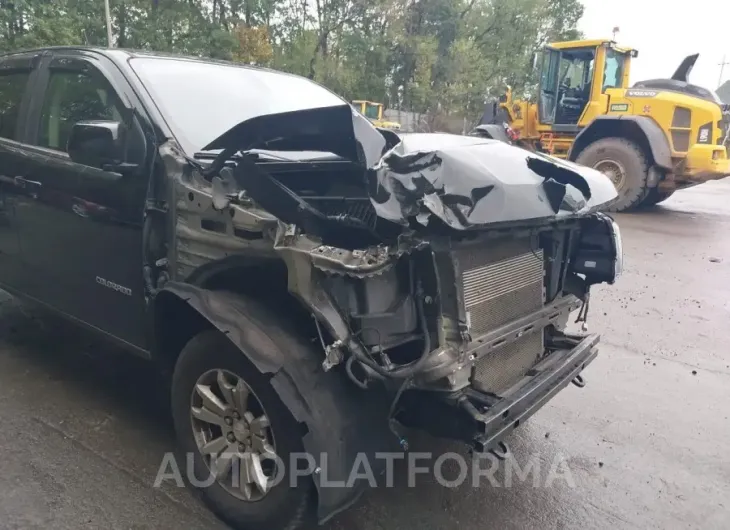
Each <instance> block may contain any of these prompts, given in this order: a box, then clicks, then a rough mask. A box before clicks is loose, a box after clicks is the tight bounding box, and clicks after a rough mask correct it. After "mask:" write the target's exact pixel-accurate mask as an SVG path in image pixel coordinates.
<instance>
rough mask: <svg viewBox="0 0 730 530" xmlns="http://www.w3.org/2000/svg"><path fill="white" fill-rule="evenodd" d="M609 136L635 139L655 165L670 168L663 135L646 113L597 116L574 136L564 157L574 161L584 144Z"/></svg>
mask: <svg viewBox="0 0 730 530" xmlns="http://www.w3.org/2000/svg"><path fill="white" fill-rule="evenodd" d="M609 136H619V137H624V138H628V139H630V140H632V141H634V142H636V143H637V144H638V145H639V146H640V147H642V148H643V149H644V150H645V151H648V153H649V154H650V155H651V157H652V159H653V162H654V164H655V165H657V166H659V167H660V168H662V169H664V170H667V171H671V170H672V167H673V166H672V151H671V148H670V146H669V140H668V138H667V135H666V134H665V133H664V131H663V130H662V128H661V127H660V126H659V124H657V122H655V121H654V120H653V119H651V118H650V117H648V116H632V115H619V116H614V115H608V116H598V117H597V118H596V119H595V120H593V121H592V122H591V124H590V125H589V126H588V127H586V128H585V129H583V130H582V131H581V132H580V133H579V134H578V136H576V137H575V141H574V142H573V145H572V146H571V148H570V151H569V152H568V159H569V160H572V161H575V159H576V158H577V157H578V155H579V154H580V152H581V151H582V150H583V149H584V148H585V147H587V146H588V144H590V143H593V142H594V141H596V140H599V139H601V138H607V137H609Z"/></svg>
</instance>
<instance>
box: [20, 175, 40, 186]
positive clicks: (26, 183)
mask: <svg viewBox="0 0 730 530" xmlns="http://www.w3.org/2000/svg"><path fill="white" fill-rule="evenodd" d="M14 180H15V185H16V186H18V187H19V188H31V187H33V188H40V187H41V186H42V184H41V183H40V182H38V181H37V180H28V179H27V178H25V177H15V179H14Z"/></svg>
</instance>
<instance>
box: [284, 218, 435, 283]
mask: <svg viewBox="0 0 730 530" xmlns="http://www.w3.org/2000/svg"><path fill="white" fill-rule="evenodd" d="M427 244H428V243H427V242H426V241H424V240H421V239H417V238H413V237H411V236H409V235H405V234H404V235H403V236H402V237H401V238H399V239H398V242H397V244H395V245H392V246H390V245H374V246H370V247H367V248H363V249H354V250H349V249H343V248H338V247H334V246H331V245H325V244H323V243H322V242H321V241H320V240H318V239H314V238H311V237H308V236H306V235H303V234H301V233H299V232H298V230H297V227H296V226H294V225H285V224H283V223H280V225H279V229H278V231H277V234H276V239H275V241H274V249H275V250H276V251H278V252H292V253H296V254H298V255H302V256H306V258H307V259H309V260H311V263H312V266H313V267H315V268H317V269H319V270H321V271H324V272H327V273H329V274H343V275H346V276H352V277H355V278H367V277H371V276H377V275H379V274H382V273H383V272H385V271H386V270H388V269H390V268H391V267H392V266H393V265H395V263H396V262H397V261H398V258H400V257H401V256H403V255H404V254H408V253H411V252H413V251H414V250H417V249H420V248H423V247H424V246H426V245H427Z"/></svg>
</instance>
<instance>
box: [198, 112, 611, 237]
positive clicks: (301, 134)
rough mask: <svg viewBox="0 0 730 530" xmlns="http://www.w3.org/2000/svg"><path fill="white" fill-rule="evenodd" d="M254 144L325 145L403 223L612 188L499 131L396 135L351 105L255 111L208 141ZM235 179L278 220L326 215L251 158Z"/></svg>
mask: <svg viewBox="0 0 730 530" xmlns="http://www.w3.org/2000/svg"><path fill="white" fill-rule="evenodd" d="M253 148H265V149H274V150H279V151H298V152H301V151H318V152H329V153H334V154H335V155H337V156H339V157H342V158H344V159H347V160H350V161H352V162H354V163H355V164H358V165H360V166H362V167H363V169H364V170H365V173H366V178H367V185H368V194H369V197H370V200H371V202H372V205H373V207H374V208H375V212H376V213H377V215H378V216H379V217H381V218H383V219H387V220H389V221H392V222H395V223H398V224H402V225H408V224H410V223H411V221H412V220H413V219H415V220H417V221H418V222H419V223H421V224H422V225H424V226H427V225H428V224H429V223H430V221H431V220H432V218H433V217H434V216H435V217H436V218H438V219H440V220H441V221H443V223H445V224H446V225H448V226H450V227H452V228H454V229H457V230H465V229H470V228H478V227H479V226H482V225H488V224H492V223H500V222H509V221H521V220H530V219H544V218H550V217H564V216H572V215H581V214H585V213H589V212H591V211H593V210H596V209H597V208H598V207H600V206H602V205H604V204H606V203H607V202H609V201H611V200H612V199H614V198H615V197H616V189H615V188H614V186H613V184H612V183H611V181H610V180H609V179H608V178H607V177H606V176H604V175H603V174H601V173H599V172H598V171H595V170H593V169H589V168H586V167H582V166H578V165H576V164H573V163H571V162H565V161H562V160H558V159H556V158H553V157H550V156H546V155H542V154H539V153H532V152H528V151H526V150H524V149H521V148H519V147H514V146H511V145H509V144H507V143H504V142H500V141H498V140H490V139H485V138H479V137H474V136H459V135H453V134H440V133H431V134H402V135H396V134H395V133H393V132H392V131H381V130H378V129H376V128H375V127H374V126H373V125H372V124H371V123H370V122H369V121H368V120H367V119H366V118H365V117H363V116H362V115H361V114H359V113H358V112H357V111H355V109H353V108H352V107H351V106H350V105H348V104H343V105H336V106H330V107H322V108H313V109H303V110H296V111H292V112H285V113H278V114H269V115H263V116H258V117H256V118H252V119H249V120H247V121H244V122H242V123H240V124H238V125H236V126H235V127H233V128H232V129H230V130H229V131H227V132H225V133H224V134H222V135H221V136H220V137H218V138H217V139H215V140H214V141H212V142H211V143H210V144H209V145H208V146H206V149H224V150H226V149H227V150H231V149H232V150H233V151H235V150H248V149H253ZM303 163H306V161H303ZM255 174H257V175H258V176H255ZM239 178H240V180H239V185H240V186H242V187H244V188H245V189H247V191H249V194H250V195H251V196H252V198H254V200H256V201H257V202H259V203H260V204H262V205H265V207H266V208H267V209H269V210H270V212H271V213H272V214H273V215H275V216H277V217H279V218H280V219H288V221H287V222H294V223H297V224H299V223H298V221H297V220H298V219H299V218H300V217H301V215H303V214H301V212H302V211H303V208H304V210H309V214H308V215H310V216H311V215H315V216H318V217H322V219H324V217H325V216H324V215H323V214H322V213H321V212H316V211H315V209H313V208H312V207H311V206H307V205H306V201H304V200H303V199H302V198H301V197H296V200H295V201H294V202H295V203H296V204H297V205H298V206H296V207H295V206H292V204H294V203H291V201H292V200H294V198H295V194H294V193H293V192H292V191H291V190H288V189H285V187H283V185H282V184H281V183H278V182H277V181H276V179H274V178H273V177H272V176H271V175H268V174H267V173H266V172H265V171H261V170H260V169H254V167H253V165H252V166H250V167H249V170H248V174H247V175H246V174H245V172H244V171H241V172H239ZM254 178H255V179H256V184H254V183H253V182H252V180H253V179H254ZM267 182H268V184H267ZM254 188H255V189H254ZM263 190H266V191H265V192H264V191H263ZM283 198H286V200H283ZM284 205H286V206H284ZM305 206H306V207H305ZM290 208H294V209H295V210H296V211H289V209H290ZM327 222H328V223H330V224H331V223H335V224H340V223H337V222H336V221H333V220H327Z"/></svg>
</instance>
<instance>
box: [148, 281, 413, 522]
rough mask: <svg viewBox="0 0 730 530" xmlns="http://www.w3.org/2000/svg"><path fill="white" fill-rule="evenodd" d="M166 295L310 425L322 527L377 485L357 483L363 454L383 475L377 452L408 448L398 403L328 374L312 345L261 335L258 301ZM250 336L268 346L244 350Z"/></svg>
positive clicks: (182, 288) (181, 286)
mask: <svg viewBox="0 0 730 530" xmlns="http://www.w3.org/2000/svg"><path fill="white" fill-rule="evenodd" d="M165 293H166V294H165ZM160 295H163V296H174V297H176V298H178V299H180V300H182V301H184V302H186V303H187V304H188V305H189V306H190V307H191V308H192V309H194V310H195V311H197V312H198V313H199V314H200V315H201V316H202V317H203V318H205V319H206V320H207V321H208V322H210V323H211V324H212V325H213V326H214V327H215V328H217V329H218V330H220V331H221V333H223V334H224V335H225V336H226V337H228V339H229V340H230V341H231V342H232V343H233V344H235V345H236V347H237V348H238V349H239V350H240V351H241V353H242V354H243V355H246V357H247V358H248V359H249V360H250V361H251V362H252V363H253V364H254V366H255V367H256V368H257V369H258V370H259V371H261V372H262V373H265V374H271V385H272V387H273V388H274V390H275V391H276V393H277V394H278V395H279V398H280V399H281V400H282V402H283V403H284V405H285V406H286V407H287V408H288V409H289V410H290V411H291V413H292V415H293V416H294V418H295V419H296V420H297V421H298V422H299V423H301V424H303V425H305V426H306V428H307V433H306V434H305V435H304V436H303V443H304V450H305V451H306V452H307V454H309V455H311V456H312V457H313V458H314V462H315V466H316V468H319V469H320V471H319V472H315V473H314V474H312V475H311V476H312V479H313V481H314V483H315V486H316V488H317V490H318V507H317V516H318V519H319V522H320V524H322V523H324V522H326V521H327V520H329V519H330V518H331V517H333V516H334V515H336V514H337V513H339V512H341V511H342V510H345V509H346V508H348V507H349V506H351V505H352V504H353V503H355V502H356V501H357V499H358V498H359V497H360V495H361V494H362V493H363V492H364V491H365V489H366V488H367V486H368V485H369V483H368V481H367V480H362V479H360V480H359V481H355V482H352V481H350V480H349V477H350V475H351V473H352V472H353V471H354V472H357V471H358V470H359V471H362V469H361V466H360V465H356V463H357V461H358V455H359V454H360V453H364V454H365V455H366V457H367V464H369V465H370V466H371V467H370V469H372V470H373V473H374V475H375V476H377V475H378V474H379V473H380V472H381V471H382V470H381V469H380V468H376V467H375V465H376V464H380V460H379V459H377V458H376V456H375V455H376V453H378V452H386V451H390V452H394V451H400V448H399V447H398V444H397V440H396V438H395V436H393V434H392V433H391V432H390V430H389V426H388V418H387V416H388V407H389V404H390V402H389V401H388V392H386V391H385V389H384V388H382V387H375V388H373V389H372V390H361V389H358V388H356V387H355V385H353V384H350V383H349V382H348V381H347V379H346V377H345V376H344V374H343V373H342V371H341V370H338V369H334V370H331V371H329V372H324V370H322V368H321V361H322V360H323V358H324V356H323V357H322V359H320V358H316V357H314V356H312V355H311V348H307V347H306V344H303V345H302V347H296V346H297V345H293V346H294V347H289V348H286V349H283V348H282V347H281V339H280V340H279V341H278V342H277V341H276V340H274V339H272V338H271V335H269V334H266V333H263V334H262V333H260V332H259V329H261V328H262V327H263V326H261V325H260V323H258V322H257V320H256V319H255V317H252V316H251V313H255V311H256V310H253V311H252V309H253V308H252V306H251V303H250V302H249V301H247V300H246V299H245V298H244V297H242V296H240V295H238V294H236V293H233V292H228V291H211V290H208V289H203V288H200V287H196V286H194V285H190V284H187V283H182V282H169V283H168V284H166V285H165V287H164V288H163V289H162V290H161V291H160V293H158V296H160ZM247 324H253V325H252V326H249V325H247ZM272 335H275V330H272ZM243 337H246V338H247V339H248V342H249V343H250V342H257V343H259V344H262V346H264V347H263V348H261V349H260V351H251V350H250V349H249V348H245V347H244V344H245V343H246V341H244V339H243ZM263 352H265V354H264V353H263ZM360 458H362V457H360ZM286 464H287V465H289V463H288V462H287V463H286ZM300 465H301V464H300ZM360 476H361V477H362V473H361V474H360Z"/></svg>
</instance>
